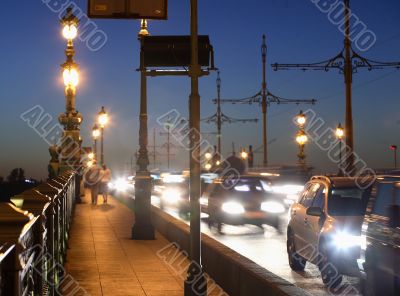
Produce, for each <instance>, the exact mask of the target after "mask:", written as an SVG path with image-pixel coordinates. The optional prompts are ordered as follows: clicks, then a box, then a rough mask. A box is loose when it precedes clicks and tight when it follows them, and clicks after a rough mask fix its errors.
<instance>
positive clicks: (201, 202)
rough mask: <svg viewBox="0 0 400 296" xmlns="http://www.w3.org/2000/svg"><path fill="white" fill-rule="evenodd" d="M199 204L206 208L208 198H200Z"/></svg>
mask: <svg viewBox="0 0 400 296" xmlns="http://www.w3.org/2000/svg"><path fill="white" fill-rule="evenodd" d="M200 204H201V205H202V206H208V198H205V197H200Z"/></svg>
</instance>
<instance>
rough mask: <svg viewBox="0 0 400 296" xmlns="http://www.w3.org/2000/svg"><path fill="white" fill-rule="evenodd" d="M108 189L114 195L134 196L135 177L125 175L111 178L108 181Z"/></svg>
mask: <svg viewBox="0 0 400 296" xmlns="http://www.w3.org/2000/svg"><path fill="white" fill-rule="evenodd" d="M107 186H108V190H109V192H110V193H111V194H114V195H123V196H130V197H134V195H135V177H134V176H127V177H120V178H116V179H113V180H111V181H110V182H109V183H108V185H107Z"/></svg>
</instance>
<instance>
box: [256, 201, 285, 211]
mask: <svg viewBox="0 0 400 296" xmlns="http://www.w3.org/2000/svg"><path fill="white" fill-rule="evenodd" d="M261 210H263V211H264V212H268V213H272V214H282V213H284V212H285V207H284V206H283V205H282V204H281V203H279V202H276V201H266V202H263V203H262V204H261Z"/></svg>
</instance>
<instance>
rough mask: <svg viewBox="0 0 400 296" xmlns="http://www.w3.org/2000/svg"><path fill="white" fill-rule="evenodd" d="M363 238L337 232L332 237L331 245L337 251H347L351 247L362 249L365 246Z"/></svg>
mask: <svg viewBox="0 0 400 296" xmlns="http://www.w3.org/2000/svg"><path fill="white" fill-rule="evenodd" d="M363 240H364V241H365V236H364V237H362V236H360V235H351V234H349V233H346V232H339V233H337V234H335V235H334V236H333V243H334V245H335V246H336V247H337V248H339V249H347V248H351V247H362V246H363V245H365V242H363Z"/></svg>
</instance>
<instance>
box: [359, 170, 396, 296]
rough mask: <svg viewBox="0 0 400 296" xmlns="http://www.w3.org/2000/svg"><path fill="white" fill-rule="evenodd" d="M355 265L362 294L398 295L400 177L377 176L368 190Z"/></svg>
mask: <svg viewBox="0 0 400 296" xmlns="http://www.w3.org/2000/svg"><path fill="white" fill-rule="evenodd" d="M362 234H363V237H364V239H366V244H365V245H364V248H363V249H362V252H361V258H360V259H359V267H360V270H361V274H362V278H363V290H364V292H365V293H364V294H365V295H385V296H386V295H387V296H390V295H400V177H399V176H397V177H395V176H379V177H378V178H377V182H376V184H375V185H374V187H373V189H372V191H371V197H370V200H369V203H368V207H367V211H366V215H365V218H364V223H363V226H362Z"/></svg>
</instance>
